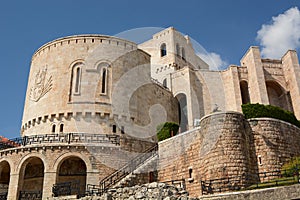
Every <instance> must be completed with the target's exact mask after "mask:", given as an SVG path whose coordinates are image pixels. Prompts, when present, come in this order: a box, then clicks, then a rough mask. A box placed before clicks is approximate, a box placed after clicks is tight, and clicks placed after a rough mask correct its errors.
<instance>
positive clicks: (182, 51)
mask: <svg viewBox="0 0 300 200" xmlns="http://www.w3.org/2000/svg"><path fill="white" fill-rule="evenodd" d="M181 56H182V59H183V60H185V50H184V48H183V47H182V49H181Z"/></svg>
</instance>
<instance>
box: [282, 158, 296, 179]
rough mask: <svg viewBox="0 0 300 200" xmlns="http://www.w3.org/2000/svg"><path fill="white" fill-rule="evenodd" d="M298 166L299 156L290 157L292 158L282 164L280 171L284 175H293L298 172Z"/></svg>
mask: <svg viewBox="0 0 300 200" xmlns="http://www.w3.org/2000/svg"><path fill="white" fill-rule="evenodd" d="M299 167H300V157H295V158H292V160H291V161H290V162H288V163H286V164H284V165H283V166H282V170H281V173H282V175H283V176H285V177H290V176H294V175H295V174H297V173H298V171H299Z"/></svg>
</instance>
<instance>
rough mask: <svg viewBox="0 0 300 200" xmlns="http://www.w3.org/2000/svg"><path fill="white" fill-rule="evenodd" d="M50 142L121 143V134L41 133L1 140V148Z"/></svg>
mask: <svg viewBox="0 0 300 200" xmlns="http://www.w3.org/2000/svg"><path fill="white" fill-rule="evenodd" d="M48 143H64V144H72V143H97V144H99V143H109V144H115V145H120V136H119V135H111V134H89V133H60V134H41V135H31V136H24V137H19V138H13V139H8V140H7V141H5V142H1V141H0V150H2V149H9V148H15V147H19V146H27V145H32V144H48Z"/></svg>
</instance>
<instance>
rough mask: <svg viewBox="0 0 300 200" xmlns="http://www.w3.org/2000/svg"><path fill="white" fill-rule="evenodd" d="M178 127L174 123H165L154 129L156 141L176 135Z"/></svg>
mask: <svg viewBox="0 0 300 200" xmlns="http://www.w3.org/2000/svg"><path fill="white" fill-rule="evenodd" d="M178 129H179V125H178V124H176V123H174V122H165V123H162V124H159V125H158V126H157V127H156V133H157V139H158V141H162V140H165V139H168V138H170V137H172V135H173V136H174V135H176V134H177V132H178Z"/></svg>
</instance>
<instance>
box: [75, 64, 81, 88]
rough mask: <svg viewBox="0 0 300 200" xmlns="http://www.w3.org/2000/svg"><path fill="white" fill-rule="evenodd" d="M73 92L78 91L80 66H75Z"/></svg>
mask: <svg viewBox="0 0 300 200" xmlns="http://www.w3.org/2000/svg"><path fill="white" fill-rule="evenodd" d="M75 73H76V74H75V93H79V80H80V68H79V67H77V68H76V72H75Z"/></svg>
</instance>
